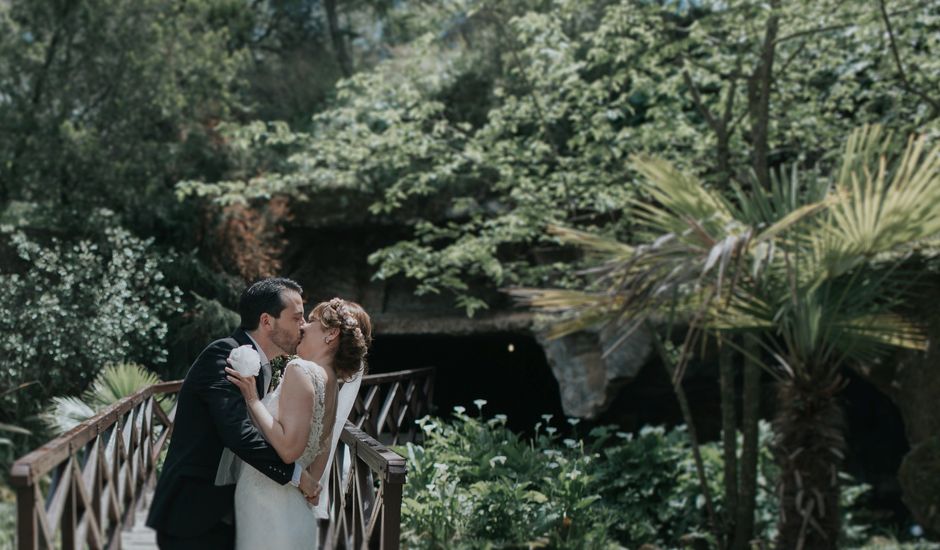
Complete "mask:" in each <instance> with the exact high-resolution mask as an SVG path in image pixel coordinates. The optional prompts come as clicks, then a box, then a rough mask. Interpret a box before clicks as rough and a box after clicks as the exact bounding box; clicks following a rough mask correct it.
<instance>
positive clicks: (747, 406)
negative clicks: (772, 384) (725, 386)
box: [731, 337, 761, 550]
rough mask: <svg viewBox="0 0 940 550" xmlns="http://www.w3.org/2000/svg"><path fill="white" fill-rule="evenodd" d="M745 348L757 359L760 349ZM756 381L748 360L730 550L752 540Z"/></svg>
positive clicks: (748, 344)
mask: <svg viewBox="0 0 940 550" xmlns="http://www.w3.org/2000/svg"><path fill="white" fill-rule="evenodd" d="M746 338H747V340H746V341H745V344H744V345H745V348H746V349H747V350H748V354H749V355H750V356H755V357H756V356H758V355H759V354H760V348H759V346H758V345H757V342H756V341H754V340H753V337H746ZM760 379H761V366H760V365H759V364H758V363H757V361H756V360H754V359H751V358H750V357H747V358H745V361H744V384H743V385H744V388H743V390H742V394H743V395H742V402H743V406H742V411H741V431H742V432H744V438H743V442H742V445H741V447H742V448H741V473H740V474H739V481H738V499H737V502H738V507H737V517H736V518H735V522H734V539H733V541H734V543H733V545H732V546H731V548H732V550H747V549H748V548H750V547H751V539H753V538H754V508H755V506H756V503H757V462H758V456H759V452H760V445H759V443H760V442H759V441H758V440H759V438H760V431H759V429H758V424H759V422H760Z"/></svg>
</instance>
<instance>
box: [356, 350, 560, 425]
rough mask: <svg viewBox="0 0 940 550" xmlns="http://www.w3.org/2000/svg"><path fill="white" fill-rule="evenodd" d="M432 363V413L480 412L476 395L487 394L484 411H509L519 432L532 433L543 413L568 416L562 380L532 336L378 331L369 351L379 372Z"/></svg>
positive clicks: (488, 414) (510, 421) (486, 413)
mask: <svg viewBox="0 0 940 550" xmlns="http://www.w3.org/2000/svg"><path fill="white" fill-rule="evenodd" d="M431 366H433V367H437V375H436V378H435V381H434V397H433V403H432V404H431V407H432V414H435V415H438V416H443V417H447V416H450V414H451V413H452V411H453V408H454V407H455V406H462V407H466V409H467V413H468V414H471V415H476V406H475V405H474V404H473V401H474V400H476V399H484V400H486V405H485V406H484V407H483V415H484V417H486V418H491V417H492V416H493V415H495V414H505V415H506V416H507V417H508V421H507V425H508V426H509V428H510V429H512V430H513V431H515V432H523V433H530V432H531V430H532V428H533V426H534V425H535V423H536V422H539V421H540V420H541V415H543V414H551V415H554V420H553V421H552V423H553V424H556V425H557V424H559V423H561V422H563V420H561V419H563V418H564V412H563V411H562V408H561V397H560V394H559V391H558V382H557V381H556V380H555V377H554V376H553V375H552V371H551V368H550V367H549V366H548V362H547V361H546V359H545V353H544V352H543V350H542V347H541V346H540V345H539V344H538V342H536V341H535V339H534V338H533V337H531V336H527V335H520V334H514V333H487V334H473V335H459V336H448V335H422V334H415V335H377V336H376V337H375V341H374V342H373V344H372V349H371V350H370V352H369V371H370V372H371V373H375V374H378V373H385V372H392V371H397V370H404V369H413V368H420V367H431Z"/></svg>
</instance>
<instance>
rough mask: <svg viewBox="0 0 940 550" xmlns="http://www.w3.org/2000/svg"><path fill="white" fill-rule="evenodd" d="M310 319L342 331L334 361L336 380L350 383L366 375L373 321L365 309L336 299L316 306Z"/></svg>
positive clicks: (328, 327)
mask: <svg viewBox="0 0 940 550" xmlns="http://www.w3.org/2000/svg"><path fill="white" fill-rule="evenodd" d="M310 317H311V319H315V320H317V321H320V324H321V325H323V328H326V329H331V328H338V329H339V345H338V346H337V348H336V356H335V357H334V358H333V370H334V371H336V376H337V377H339V379H340V380H343V381H346V382H348V381H349V380H351V379H352V378H353V377H354V376H355V375H356V373H358V372H359V371H360V370H362V373H363V374H365V370H366V355H367V354H368V353H369V346H370V345H371V344H372V320H371V319H369V314H368V313H366V311H365V310H364V309H362V306H360V305H359V304H357V303H356V302H349V301H347V300H343V299H342V298H333V299H332V300H330V301H329V302H320V303H319V304H317V305H316V306H314V308H313V309H312V310H311V311H310Z"/></svg>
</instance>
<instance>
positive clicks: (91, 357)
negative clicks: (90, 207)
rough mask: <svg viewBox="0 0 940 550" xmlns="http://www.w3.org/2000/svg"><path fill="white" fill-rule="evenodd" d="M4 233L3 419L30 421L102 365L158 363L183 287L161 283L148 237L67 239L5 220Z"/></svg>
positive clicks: (0, 298) (123, 234)
mask: <svg viewBox="0 0 940 550" xmlns="http://www.w3.org/2000/svg"><path fill="white" fill-rule="evenodd" d="M2 238H3V240H2V244H3V245H5V246H4V247H3V248H2V252H3V253H4V254H5V255H7V257H8V259H9V260H10V261H9V262H6V263H5V265H4V269H3V271H2V272H0V285H2V286H3V288H4V292H3V294H2V295H0V347H2V348H3V349H4V350H5V352H4V356H3V357H2V358H0V370H2V372H3V373H4V377H3V392H2V396H0V414H2V420H3V421H6V422H16V423H20V422H24V421H28V420H29V419H30V416H31V415H32V414H33V413H35V412H37V410H38V408H39V407H40V406H41V404H42V403H44V402H45V401H46V400H47V399H49V398H51V397H52V396H54V395H67V394H70V393H73V392H75V391H76V389H81V388H85V387H87V386H88V385H89V384H90V383H91V381H92V380H93V379H94V378H95V376H96V375H97V374H98V372H99V370H100V369H101V368H102V367H104V365H106V364H108V363H111V362H115V361H122V362H123V361H126V362H135V363H140V364H146V365H159V364H160V363H161V362H163V361H164V360H165V358H166V349H165V339H166V331H167V325H166V321H165V319H166V318H167V317H169V316H170V315H173V314H175V313H176V312H177V311H178V308H179V297H180V293H179V291H178V290H177V289H176V288H173V287H169V286H167V285H166V283H165V282H164V280H163V273H162V270H161V263H162V262H164V261H166V259H164V258H158V257H156V256H154V255H153V253H152V252H151V251H150V250H149V248H148V247H149V245H150V243H149V242H148V241H142V240H140V239H137V238H135V237H134V236H132V235H131V234H130V233H129V232H127V231H126V230H124V229H121V228H110V229H106V230H105V231H104V232H103V234H102V235H101V236H100V237H99V238H97V239H95V240H91V239H76V240H72V241H64V240H60V239H58V238H55V237H53V238H51V239H38V238H35V237H31V236H29V235H27V234H26V233H24V232H22V231H16V230H11V229H10V228H8V227H5V228H4V230H3V234H2ZM21 386H25V387H22V388H21ZM17 388H21V389H19V390H17ZM105 389H108V390H109V391H110V390H111V389H113V388H108V387H102V392H103V391H104V390H105ZM125 389H126V388H125ZM121 391H123V390H121Z"/></svg>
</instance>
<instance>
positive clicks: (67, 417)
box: [39, 396, 97, 434]
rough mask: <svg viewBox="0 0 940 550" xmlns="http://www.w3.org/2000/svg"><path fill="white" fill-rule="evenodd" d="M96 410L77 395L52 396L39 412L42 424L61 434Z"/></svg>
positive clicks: (86, 418)
mask: <svg viewBox="0 0 940 550" xmlns="http://www.w3.org/2000/svg"><path fill="white" fill-rule="evenodd" d="M95 414H97V411H95V409H93V408H92V407H91V406H90V405H89V404H88V403H85V402H84V401H82V400H81V398H78V397H72V396H69V397H53V398H52V403H51V405H50V406H49V407H48V408H47V409H46V411H45V412H43V413H42V414H40V415H39V416H40V419H41V420H42V421H43V423H44V424H46V425H47V426H49V428H50V429H51V430H52V431H53V432H54V433H56V434H63V433H65V432H67V431H69V430H71V429H72V428H74V427H75V426H78V425H79V424H81V423H82V422H84V421H86V420H88V419H89V418H91V417H93V416H95Z"/></svg>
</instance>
